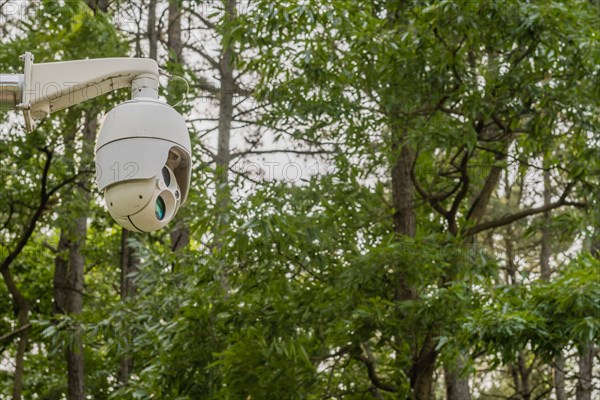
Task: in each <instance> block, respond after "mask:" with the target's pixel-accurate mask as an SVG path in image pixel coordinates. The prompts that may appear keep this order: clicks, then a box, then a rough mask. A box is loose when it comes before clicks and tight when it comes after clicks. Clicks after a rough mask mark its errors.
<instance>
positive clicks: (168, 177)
mask: <svg viewBox="0 0 600 400" xmlns="http://www.w3.org/2000/svg"><path fill="white" fill-rule="evenodd" d="M162 176H163V179H164V181H165V185H167V186H170V185H171V173H170V172H169V168H167V167H163V169H162Z"/></svg>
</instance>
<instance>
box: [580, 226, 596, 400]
mask: <svg viewBox="0 0 600 400" xmlns="http://www.w3.org/2000/svg"><path fill="white" fill-rule="evenodd" d="M599 222H600V221H599ZM590 252H591V253H592V255H593V256H594V257H596V258H598V259H600V224H598V225H596V227H595V231H594V233H593V237H592V243H591V246H590ZM595 356H596V349H595V348H594V343H593V342H589V343H586V345H585V346H583V348H581V349H580V350H579V361H578V364H579V371H578V373H577V389H576V398H577V400H591V399H592V390H593V388H594V386H593V385H592V383H593V382H592V380H593V378H594V375H593V369H594V357H595Z"/></svg>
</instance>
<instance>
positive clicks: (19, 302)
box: [1, 265, 30, 400]
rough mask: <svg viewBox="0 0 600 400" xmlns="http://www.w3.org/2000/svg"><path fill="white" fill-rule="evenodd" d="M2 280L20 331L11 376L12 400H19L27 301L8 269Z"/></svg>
mask: <svg viewBox="0 0 600 400" xmlns="http://www.w3.org/2000/svg"><path fill="white" fill-rule="evenodd" d="M1 271H2V278H3V279H4V283H5V284H6V287H7V289H8V292H9V293H10V295H11V297H12V301H13V306H14V309H15V312H16V314H17V321H18V325H17V330H21V331H20V333H19V335H18V337H19V341H18V343H17V354H16V356H15V373H14V376H13V395H12V398H13V400H21V398H22V393H23V375H24V372H25V351H26V350H27V339H28V337H27V329H25V327H26V326H27V325H28V324H29V310H30V304H29V301H28V300H27V299H26V298H25V297H24V296H23V295H22V294H21V292H20V291H19V289H18V287H17V285H16V284H15V281H14V280H13V277H12V274H11V272H10V270H9V269H8V265H7V266H6V268H2V269H1Z"/></svg>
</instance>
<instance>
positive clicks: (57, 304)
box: [54, 112, 98, 400]
mask: <svg viewBox="0 0 600 400" xmlns="http://www.w3.org/2000/svg"><path fill="white" fill-rule="evenodd" d="M97 128H98V123H97V120H96V116H95V113H94V112H89V113H87V115H86V116H85V125H84V130H83V146H84V151H83V154H91V148H92V146H93V143H94V140H95V138H96V131H97ZM74 140H75V139H74V137H70V138H66V140H65V143H66V146H68V147H72V148H74ZM83 162H85V157H84V160H83ZM89 191H90V183H89V182H86V181H83V182H81V185H80V186H78V187H76V189H75V191H74V192H73V197H72V198H71V199H69V201H68V204H69V205H70V206H72V210H71V216H73V217H71V218H72V219H69V220H66V221H64V226H63V228H62V229H61V234H60V239H59V244H58V254H57V256H56V258H55V269H54V312H55V313H61V314H67V315H72V316H76V315H79V314H81V311H82V310H83V290H84V273H85V256H84V254H83V249H84V247H85V243H86V235H87V208H88V205H89ZM70 333H71V335H72V340H71V341H70V345H69V346H67V348H66V350H65V359H66V362H67V383H68V387H67V398H68V399H69V400H83V399H85V368H84V357H83V351H84V350H83V347H84V346H83V335H82V330H81V326H80V325H79V324H78V323H73V325H72V326H71V332H70Z"/></svg>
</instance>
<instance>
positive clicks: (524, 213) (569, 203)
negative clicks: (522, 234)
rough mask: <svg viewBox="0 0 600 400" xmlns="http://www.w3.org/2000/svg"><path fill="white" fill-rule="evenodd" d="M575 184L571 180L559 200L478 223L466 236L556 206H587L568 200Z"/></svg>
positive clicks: (467, 231) (468, 230)
mask: <svg viewBox="0 0 600 400" xmlns="http://www.w3.org/2000/svg"><path fill="white" fill-rule="evenodd" d="M574 185H575V183H574V182H571V183H570V184H569V185H567V187H566V188H565V191H564V192H563V194H562V196H561V197H560V199H559V200H558V201H557V202H554V203H550V204H548V205H546V206H541V207H535V208H530V209H528V210H523V211H519V212H517V213H514V214H508V215H505V216H504V217H502V218H499V219H496V220H494V221H488V222H483V223H481V224H477V225H475V226H473V227H471V228H469V229H467V230H466V232H465V236H471V235H475V234H476V233H479V232H483V231H485V230H488V229H494V228H498V227H501V226H504V225H508V224H512V223H513V222H515V221H518V220H520V219H523V218H526V217H529V216H531V215H535V214H539V213H543V212H546V211H550V210H553V209H555V208H558V207H562V206H573V207H579V208H585V207H587V205H588V204H587V203H581V202H572V201H567V196H568V194H569V192H570V191H571V188H572V187H573V186H574Z"/></svg>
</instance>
